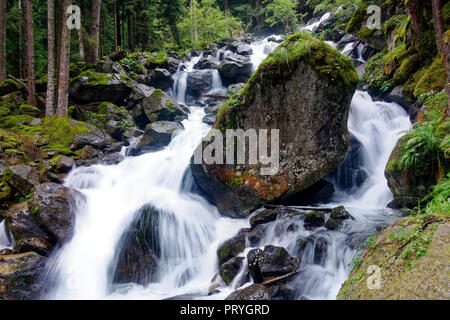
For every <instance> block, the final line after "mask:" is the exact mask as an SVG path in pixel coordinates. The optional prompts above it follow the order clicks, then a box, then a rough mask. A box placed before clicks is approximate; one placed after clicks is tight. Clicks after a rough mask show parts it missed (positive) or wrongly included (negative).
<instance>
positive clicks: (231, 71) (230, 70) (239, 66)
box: [219, 54, 253, 80]
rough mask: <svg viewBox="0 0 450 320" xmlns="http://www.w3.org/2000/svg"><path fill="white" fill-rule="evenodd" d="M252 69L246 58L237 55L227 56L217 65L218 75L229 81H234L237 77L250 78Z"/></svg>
mask: <svg viewBox="0 0 450 320" xmlns="http://www.w3.org/2000/svg"><path fill="white" fill-rule="evenodd" d="M252 68H253V65H252V63H251V61H250V59H249V58H248V57H246V56H241V55H237V54H232V55H229V56H227V57H226V58H225V59H224V60H223V61H222V62H221V63H220V65H219V71H220V74H221V75H222V76H223V77H225V78H227V79H229V80H235V79H236V78H237V77H238V76H245V77H248V76H250V74H251V73H252Z"/></svg>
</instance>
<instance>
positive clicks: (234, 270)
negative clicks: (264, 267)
mask: <svg viewBox="0 0 450 320" xmlns="http://www.w3.org/2000/svg"><path fill="white" fill-rule="evenodd" d="M243 263H244V258H243V257H235V258H232V259H230V260H228V261H227V262H225V263H224V264H222V265H221V266H220V269H219V275H220V277H221V278H222V280H223V281H224V282H225V283H226V284H227V285H230V283H231V282H232V281H233V280H234V278H235V277H236V276H237V274H238V273H239V270H240V269H241V268H242V265H243Z"/></svg>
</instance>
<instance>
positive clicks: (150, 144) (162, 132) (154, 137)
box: [131, 121, 184, 156]
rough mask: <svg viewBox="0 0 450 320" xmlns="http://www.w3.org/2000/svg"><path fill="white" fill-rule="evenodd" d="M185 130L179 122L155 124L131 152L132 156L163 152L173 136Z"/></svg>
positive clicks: (148, 127)
mask: <svg viewBox="0 0 450 320" xmlns="http://www.w3.org/2000/svg"><path fill="white" fill-rule="evenodd" d="M183 129H184V127H183V125H182V124H181V123H178V122H172V121H157V122H153V123H152V124H150V125H148V126H147V128H146V130H145V133H144V135H143V136H142V138H141V140H140V141H139V143H138V144H137V146H136V147H135V148H133V149H132V150H131V154H132V155H133V156H137V155H141V154H144V153H146V152H151V151H157V150H161V149H162V148H164V147H166V146H167V145H168V144H169V143H170V141H171V140H172V137H173V134H175V133H177V132H178V131H180V130H183Z"/></svg>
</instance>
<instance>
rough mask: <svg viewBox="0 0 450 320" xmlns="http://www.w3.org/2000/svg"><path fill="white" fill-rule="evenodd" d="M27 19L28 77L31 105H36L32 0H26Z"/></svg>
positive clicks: (28, 101) (28, 100)
mask: <svg viewBox="0 0 450 320" xmlns="http://www.w3.org/2000/svg"><path fill="white" fill-rule="evenodd" d="M25 20H26V28H27V78H28V99H27V103H28V104H29V105H32V106H34V105H36V86H35V79H34V30H33V7H32V3H31V0H26V1H25Z"/></svg>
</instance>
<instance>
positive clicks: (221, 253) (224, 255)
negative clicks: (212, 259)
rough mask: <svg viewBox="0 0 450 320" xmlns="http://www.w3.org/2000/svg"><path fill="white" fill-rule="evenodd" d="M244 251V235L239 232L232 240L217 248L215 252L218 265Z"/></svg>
mask: <svg viewBox="0 0 450 320" xmlns="http://www.w3.org/2000/svg"><path fill="white" fill-rule="evenodd" d="M244 250H245V233H243V232H240V233H239V234H238V235H237V236H235V237H234V238H231V239H229V240H227V241H225V242H224V243H223V244H222V245H220V246H219V249H218V250H217V257H218V258H219V265H222V264H223V263H225V262H227V261H228V260H230V259H232V258H234V257H236V256H237V255H238V254H239V253H241V252H243V251H244Z"/></svg>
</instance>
